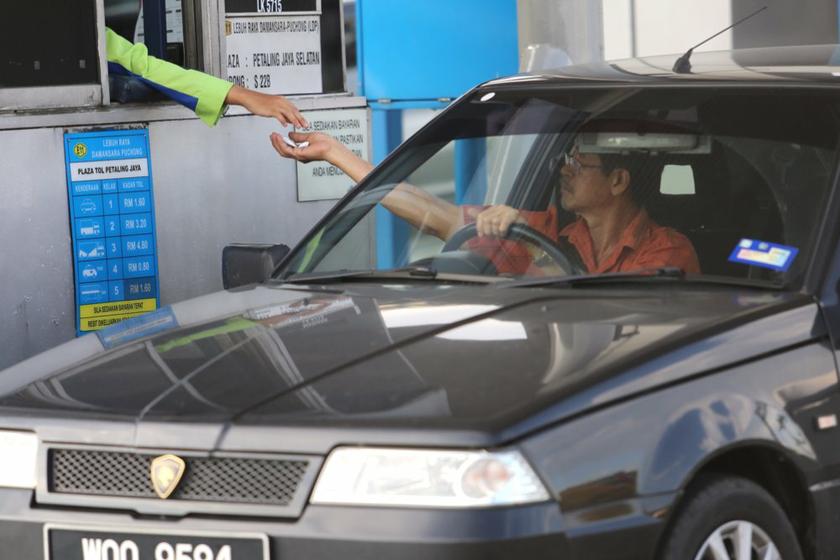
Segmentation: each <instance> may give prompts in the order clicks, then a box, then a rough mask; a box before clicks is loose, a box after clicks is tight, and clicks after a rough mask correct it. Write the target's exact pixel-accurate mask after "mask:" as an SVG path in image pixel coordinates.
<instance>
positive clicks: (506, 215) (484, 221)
mask: <svg viewBox="0 0 840 560" xmlns="http://www.w3.org/2000/svg"><path fill="white" fill-rule="evenodd" d="M472 214H473V217H475V229H476V231H477V232H478V236H479V237H484V236H490V237H503V236H504V235H505V234H506V233H507V230H508V228H509V227H510V225H511V224H512V223H514V222H519V223H525V220H523V219H522V218H521V217H520V215H519V210H517V209H516V208H511V207H510V206H506V205H504V204H499V205H497V206H491V207H490V208H487V209H485V210H482V211H473V212H472Z"/></svg>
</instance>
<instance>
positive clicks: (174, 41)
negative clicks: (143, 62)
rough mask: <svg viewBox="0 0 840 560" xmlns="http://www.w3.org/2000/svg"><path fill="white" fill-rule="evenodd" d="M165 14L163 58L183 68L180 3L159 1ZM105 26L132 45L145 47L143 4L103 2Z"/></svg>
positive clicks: (119, 0)
mask: <svg viewBox="0 0 840 560" xmlns="http://www.w3.org/2000/svg"><path fill="white" fill-rule="evenodd" d="M160 5H161V8H162V9H164V10H165V11H166V53H165V55H164V57H163V58H165V59H166V60H168V61H169V62H173V63H175V64H178V65H179V66H184V64H185V54H184V16H183V9H182V5H181V0H161V2H160ZM105 25H107V26H108V27H110V28H111V30H113V31H114V32H115V33H117V34H119V35H122V36H123V37H125V38H126V39H128V40H129V41H131V42H132V43H146V31H145V22H144V19H143V3H142V2H141V1H140V0H105Z"/></svg>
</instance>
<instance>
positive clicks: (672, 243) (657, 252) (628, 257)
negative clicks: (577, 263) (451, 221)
mask: <svg viewBox="0 0 840 560" xmlns="http://www.w3.org/2000/svg"><path fill="white" fill-rule="evenodd" d="M468 208H470V209H473V208H478V209H481V208H482V207H479V206H472V207H466V206H465V207H464V210H463V216H464V223H470V222H474V221H475V218H473V217H471V216H470V212H467V209H468ZM520 215H521V216H522V217H523V218H524V219H525V221H526V222H527V224H528V225H529V226H531V227H532V228H534V229H535V230H537V231H539V232H540V233H542V234H543V235H545V236H546V237H548V238H549V239H552V240H554V241H557V239H558V237H560V236H562V237H566V238H567V239H568V241H569V243H571V244H572V245H574V247H575V249H577V251H578V253H579V254H580V257H581V260H583V263H584V265H585V266H586V269H587V271H588V272H590V273H604V272H626V271H631V270H640V269H644V268H658V267H663V266H675V267H678V268H681V269H683V270H684V271H685V272H688V273H698V272H700V263H699V262H698V260H697V253H695V252H694V247H693V246H692V245H691V241H689V240H688V238H687V237H686V236H684V235H683V234H681V233H680V232H678V231H677V230H675V229H673V228H669V227H663V226H660V225H658V224H656V223H655V222H654V221H653V220H651V219H650V218H649V217H648V215H647V212H645V211H644V210H641V211H640V212H639V213H638V214H637V215H636V217H635V218H633V221H632V222H630V225H629V226H628V227H627V228H626V229H625V230H624V233H623V234H622V236H621V239H619V242H618V245H617V246H616V249H615V250H613V252H612V254H610V255H609V256H608V257H607V258H606V259H605V260H604V261H602V262H600V263H598V264H597V265H596V264H595V247H594V245H593V243H592V236H591V235H590V233H589V226H587V225H586V221H585V220H583V219H582V218H578V219H577V220H575V221H574V222H572V223H571V224H569V225H567V226H566V227H564V228H563V229H562V231H560V232H559V233H558V231H557V229H558V222H557V209H556V208H555V207H554V206H551V207H550V208H549V209H548V210H547V211H537V212H529V211H525V210H522V211H520ZM468 246H469V248H470V249H472V250H474V251H476V252H478V253H479V254H481V255H483V256H485V257H486V258H488V259H490V260H491V261H492V262H493V264H494V265H495V267H496V270H497V271H498V272H499V274H539V272H538V271H536V270H535V267H532V258H531V254H530V253H529V252H528V250H527V249H526V247H525V246H524V244H523V243H518V242H516V241H508V240H499V239H495V238H492V237H483V238H475V239H472V240H470V241H469V242H468Z"/></svg>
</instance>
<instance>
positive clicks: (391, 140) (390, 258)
mask: <svg viewBox="0 0 840 560" xmlns="http://www.w3.org/2000/svg"><path fill="white" fill-rule="evenodd" d="M371 125H372V126H371V128H372V131H371V136H372V137H373V163H374V164H375V165H378V164H379V163H380V162H382V160H384V159H385V158H386V157H387V155H388V154H389V153H391V152H392V151H393V149H394V148H396V147H397V146H399V145H400V142H402V111H400V110H398V109H382V108H373V109H372V110H371ZM407 241H408V225H407V224H406V223H405V222H403V221H402V220H400V219H399V218H397V217H396V216H394V215H393V214H392V213H391V212H389V211H388V210H386V209H385V208H384V207H383V206H381V205H377V206H376V268H377V269H379V270H382V269H387V268H394V267H396V266H399V259H400V254H399V251H400V249H401V248H404V247H405V246H406V243H407Z"/></svg>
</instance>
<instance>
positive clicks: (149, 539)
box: [44, 525, 268, 560]
mask: <svg viewBox="0 0 840 560" xmlns="http://www.w3.org/2000/svg"><path fill="white" fill-rule="evenodd" d="M44 533H45V543H44V545H45V548H46V552H47V554H46V558H47V560H268V538H267V537H266V536H265V535H242V534H233V535H219V533H213V534H212V535H210V534H207V535H202V534H201V533H200V532H169V531H160V532H155V531H148V532H147V531H124V530H122V529H119V530H109V529H103V528H101V527H99V528H91V529H87V528H83V527H58V526H55V525H52V526H50V525H47V526H46V527H45V528H44Z"/></svg>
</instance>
